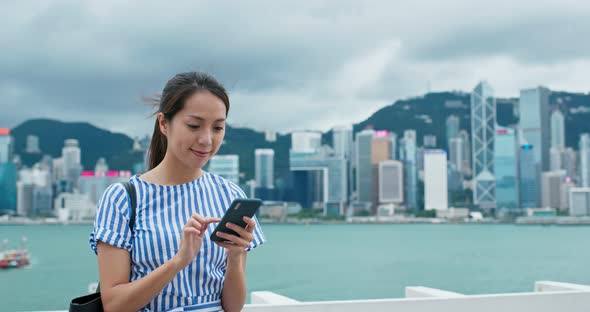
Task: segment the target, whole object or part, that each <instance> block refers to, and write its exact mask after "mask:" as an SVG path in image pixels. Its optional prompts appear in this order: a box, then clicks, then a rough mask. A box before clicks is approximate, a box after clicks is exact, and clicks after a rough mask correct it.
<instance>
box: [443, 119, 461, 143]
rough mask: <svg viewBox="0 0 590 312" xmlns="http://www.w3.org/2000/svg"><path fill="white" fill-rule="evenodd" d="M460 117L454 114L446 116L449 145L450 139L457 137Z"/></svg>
mask: <svg viewBox="0 0 590 312" xmlns="http://www.w3.org/2000/svg"><path fill="white" fill-rule="evenodd" d="M459 125H460V119H459V117H457V116H456V115H451V116H449V117H448V118H447V128H446V133H447V146H451V140H452V139H454V138H457V137H459Z"/></svg>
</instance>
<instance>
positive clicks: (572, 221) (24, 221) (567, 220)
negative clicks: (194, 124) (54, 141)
mask: <svg viewBox="0 0 590 312" xmlns="http://www.w3.org/2000/svg"><path fill="white" fill-rule="evenodd" d="M93 224H94V220H83V221H66V222H63V221H59V220H57V219H28V218H0V225H93ZM260 224H285V225H330V224H453V225H458V224H460V225H473V224H490V225H493V224H513V225H562V226H564V225H565V226H567V225H577V226H580V225H585V226H588V225H590V217H566V216H560V217H520V218H517V219H516V220H514V221H504V220H499V219H483V220H461V219H440V218H413V217H402V216H393V217H351V218H347V219H346V220H322V219H313V218H312V219H295V218H288V219H286V220H282V221H280V220H273V219H264V218H260Z"/></svg>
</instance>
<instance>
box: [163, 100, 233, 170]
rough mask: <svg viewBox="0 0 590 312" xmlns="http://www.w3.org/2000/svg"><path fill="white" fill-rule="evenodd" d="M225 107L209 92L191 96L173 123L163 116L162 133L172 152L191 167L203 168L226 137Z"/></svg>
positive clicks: (174, 156) (168, 148) (175, 116)
mask: <svg viewBox="0 0 590 312" xmlns="http://www.w3.org/2000/svg"><path fill="white" fill-rule="evenodd" d="M225 119H226V112H225V105H224V104H223V101H222V100H221V99H219V98H218V97H216V96H215V95H213V94H212V93H211V92H209V91H199V92H197V93H195V94H193V95H192V96H190V97H189V98H188V99H187V100H186V102H185V103H184V108H183V109H182V110H180V111H179V112H178V113H176V115H174V117H172V120H171V122H166V121H165V118H164V115H163V114H162V113H160V114H159V115H158V120H159V124H160V130H161V131H162V133H164V135H166V137H167V140H168V146H167V150H166V153H167V154H168V153H170V154H171V155H170V156H173V158H175V160H176V161H180V162H181V163H183V164H184V165H185V166H186V167H188V168H195V169H196V168H201V167H203V166H204V165H205V164H206V163H207V161H208V160H209V159H210V158H211V157H212V156H213V155H215V153H217V151H218V150H219V147H220V146H221V142H223V137H224V135H225Z"/></svg>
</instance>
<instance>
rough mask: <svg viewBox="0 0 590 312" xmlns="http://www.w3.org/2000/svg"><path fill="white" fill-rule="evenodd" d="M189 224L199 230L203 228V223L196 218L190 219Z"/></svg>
mask: <svg viewBox="0 0 590 312" xmlns="http://www.w3.org/2000/svg"><path fill="white" fill-rule="evenodd" d="M188 225H189V226H192V227H194V228H196V229H197V230H201V229H202V228H203V225H202V224H201V223H199V222H198V221H197V220H195V219H190V220H189V221H188Z"/></svg>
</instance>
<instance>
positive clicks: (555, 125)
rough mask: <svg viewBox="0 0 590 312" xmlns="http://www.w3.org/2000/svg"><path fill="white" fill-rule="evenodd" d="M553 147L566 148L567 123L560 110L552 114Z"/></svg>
mask: <svg viewBox="0 0 590 312" xmlns="http://www.w3.org/2000/svg"><path fill="white" fill-rule="evenodd" d="M551 147H555V148H558V149H563V148H565V121H564V118H563V113H562V112H561V111H560V110H559V109H556V110H554V111H553V112H552V113H551Z"/></svg>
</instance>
